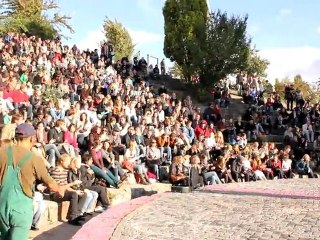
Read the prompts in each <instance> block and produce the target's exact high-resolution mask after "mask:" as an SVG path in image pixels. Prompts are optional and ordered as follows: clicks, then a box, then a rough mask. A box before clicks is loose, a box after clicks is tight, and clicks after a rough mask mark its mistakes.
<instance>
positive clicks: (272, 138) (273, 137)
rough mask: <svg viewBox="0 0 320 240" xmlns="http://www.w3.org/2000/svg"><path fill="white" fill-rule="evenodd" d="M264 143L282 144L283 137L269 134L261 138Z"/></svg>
mask: <svg viewBox="0 0 320 240" xmlns="http://www.w3.org/2000/svg"><path fill="white" fill-rule="evenodd" d="M263 141H264V142H283V135H275V134H269V135H265V136H264V138H263Z"/></svg>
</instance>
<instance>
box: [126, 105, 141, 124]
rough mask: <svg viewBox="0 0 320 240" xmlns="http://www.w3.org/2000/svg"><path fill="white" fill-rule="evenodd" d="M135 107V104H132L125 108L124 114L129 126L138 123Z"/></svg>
mask: <svg viewBox="0 0 320 240" xmlns="http://www.w3.org/2000/svg"><path fill="white" fill-rule="evenodd" d="M135 105H136V103H135V102H132V103H131V104H130V106H126V107H125V114H126V116H127V119H128V122H129V124H130V125H132V124H136V123H137V121H138V117H137V113H136V109H135Z"/></svg>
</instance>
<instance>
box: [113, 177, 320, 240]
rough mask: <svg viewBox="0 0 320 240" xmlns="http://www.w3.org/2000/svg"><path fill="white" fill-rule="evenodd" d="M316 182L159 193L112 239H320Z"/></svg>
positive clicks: (262, 184) (238, 185)
mask: <svg viewBox="0 0 320 240" xmlns="http://www.w3.org/2000/svg"><path fill="white" fill-rule="evenodd" d="M319 185H320V181H319V180H311V179H293V180H286V181H280V180H279V181H272V182H271V181H266V182H255V183H248V184H247V183H239V184H227V185H221V186H219V187H216V188H208V189H206V191H204V192H194V193H190V194H178V193H172V194H165V195H164V196H162V197H161V198H160V199H157V200H155V201H154V202H152V203H149V204H147V205H145V206H143V207H140V208H138V209H137V210H135V211H134V212H132V213H131V214H129V215H127V216H126V217H125V218H123V219H122V221H121V223H120V224H119V225H118V226H117V228H116V230H115V232H114V233H113V237H112V239H114V240H119V239H122V240H126V239H128V240H129V239H130V240H133V239H149V240H150V239H171V240H180V239H184V240H187V239H192V240H193V239H199V240H200V239H201V240H202V239H203V240H205V239H239V240H240V239H261V240H263V239H266V240H267V239H301V240H302V239H320V228H319V223H320V220H319V207H320V200H319V197H320V194H319V190H320V189H319V188H320V187H319ZM217 192H219V193H217ZM263 192H265V193H267V194H268V195H269V196H265V195H263V194H262V193H263ZM225 193H227V194H225ZM239 193H240V194H239Z"/></svg>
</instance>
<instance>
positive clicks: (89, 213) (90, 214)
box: [83, 212, 93, 217]
mask: <svg viewBox="0 0 320 240" xmlns="http://www.w3.org/2000/svg"><path fill="white" fill-rule="evenodd" d="M92 215H93V212H85V213H84V214H83V217H87V216H89V217H90V216H92Z"/></svg>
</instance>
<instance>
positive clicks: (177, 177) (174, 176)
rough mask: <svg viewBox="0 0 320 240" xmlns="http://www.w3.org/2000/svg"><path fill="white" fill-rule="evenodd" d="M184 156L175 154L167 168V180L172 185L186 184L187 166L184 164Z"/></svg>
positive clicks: (187, 178) (187, 176)
mask: <svg viewBox="0 0 320 240" xmlns="http://www.w3.org/2000/svg"><path fill="white" fill-rule="evenodd" d="M185 160H186V159H185V157H183V156H175V157H174V158H173V159H172V164H171V165H170V168H169V181H170V183H172V184H173V185H183V186H188V184H189V167H187V166H185V164H184V163H185Z"/></svg>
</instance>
